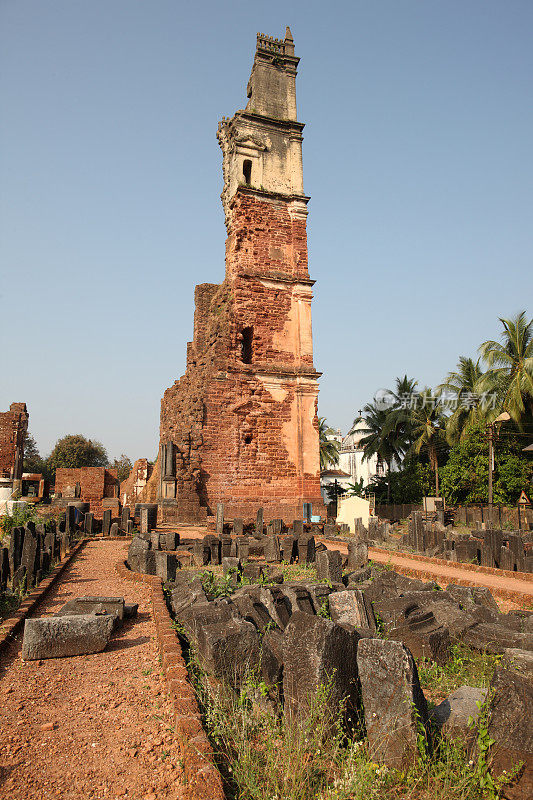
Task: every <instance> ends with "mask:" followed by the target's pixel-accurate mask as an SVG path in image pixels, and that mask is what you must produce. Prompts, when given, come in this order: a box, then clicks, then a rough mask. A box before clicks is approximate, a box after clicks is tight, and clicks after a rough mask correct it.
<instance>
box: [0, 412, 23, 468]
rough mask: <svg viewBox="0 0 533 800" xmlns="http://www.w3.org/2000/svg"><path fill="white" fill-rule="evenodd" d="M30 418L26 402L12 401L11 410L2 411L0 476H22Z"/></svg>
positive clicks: (0, 423)
mask: <svg viewBox="0 0 533 800" xmlns="http://www.w3.org/2000/svg"><path fill="white" fill-rule="evenodd" d="M28 419H29V414H28V409H27V408H26V403H11V405H10V406H9V411H3V412H1V413H0V477H5V478H14V479H15V480H20V479H21V478H22V462H23V458H24V437H25V436H26V433H27V431H28Z"/></svg>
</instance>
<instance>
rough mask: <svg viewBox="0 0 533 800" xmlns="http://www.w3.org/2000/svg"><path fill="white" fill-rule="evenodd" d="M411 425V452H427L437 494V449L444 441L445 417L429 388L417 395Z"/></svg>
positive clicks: (437, 493) (436, 493)
mask: <svg viewBox="0 0 533 800" xmlns="http://www.w3.org/2000/svg"><path fill="white" fill-rule="evenodd" d="M411 422H412V426H413V448H412V449H413V452H414V453H416V454H417V455H419V454H420V453H421V452H422V451H425V452H427V455H428V458H429V463H430V465H431V469H432V470H433V472H434V474H435V496H436V497H438V496H439V450H440V449H441V448H442V445H443V444H444V443H445V436H444V428H445V419H444V415H443V413H442V407H441V404H440V402H439V400H438V398H436V397H434V395H433V393H432V391H431V389H427V388H426V389H424V391H423V392H420V394H419V395H418V402H417V404H416V406H415V408H413V410H412V411H411Z"/></svg>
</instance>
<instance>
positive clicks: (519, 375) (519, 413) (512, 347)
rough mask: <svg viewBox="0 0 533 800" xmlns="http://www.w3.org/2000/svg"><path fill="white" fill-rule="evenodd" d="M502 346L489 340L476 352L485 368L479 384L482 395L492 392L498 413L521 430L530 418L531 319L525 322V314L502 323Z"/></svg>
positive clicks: (532, 401)
mask: <svg viewBox="0 0 533 800" xmlns="http://www.w3.org/2000/svg"><path fill="white" fill-rule="evenodd" d="M500 322H501V323H502V325H503V331H502V332H501V335H500V338H501V342H494V341H492V340H489V341H487V342H483V344H482V345H481V347H480V348H479V352H480V354H481V357H482V358H483V360H484V361H485V362H486V364H487V366H488V370H487V372H486V373H485V374H484V375H483V376H482V378H481V379H480V381H479V388H480V390H481V391H483V392H493V393H494V394H495V395H496V397H497V400H498V403H499V409H498V410H502V409H503V410H504V411H507V412H508V414H509V415H510V416H511V419H513V420H514V422H516V423H517V425H519V426H522V424H523V422H524V420H525V418H526V417H529V418H531V417H533V319H532V320H530V321H529V322H527V320H526V312H525V311H521V312H520V313H519V314H517V315H516V317H514V318H513V319H503V318H502V317H500Z"/></svg>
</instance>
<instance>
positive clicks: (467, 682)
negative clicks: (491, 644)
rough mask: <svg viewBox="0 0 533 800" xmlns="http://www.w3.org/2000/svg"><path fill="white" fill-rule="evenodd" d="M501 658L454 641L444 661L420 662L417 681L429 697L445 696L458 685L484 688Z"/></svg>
mask: <svg viewBox="0 0 533 800" xmlns="http://www.w3.org/2000/svg"><path fill="white" fill-rule="evenodd" d="M500 660H501V656H497V655H492V654H490V653H480V652H477V651H476V650H472V649H471V648H470V647H467V646H466V645H464V644H453V645H452V646H451V647H450V654H449V658H448V660H447V661H446V663H445V664H443V665H440V664H437V663H435V662H434V661H429V660H420V661H419V663H418V675H419V678H420V684H421V686H422V688H423V690H424V692H426V693H427V694H429V696H430V697H431V698H432V699H436V698H444V697H445V696H446V695H448V694H450V692H453V691H454V690H455V689H458V688H459V687H460V686H476V687H478V688H481V689H484V688H486V687H487V686H488V685H489V684H490V681H491V679H492V676H493V674H494V670H495V669H496V667H497V665H498V664H499V662H500Z"/></svg>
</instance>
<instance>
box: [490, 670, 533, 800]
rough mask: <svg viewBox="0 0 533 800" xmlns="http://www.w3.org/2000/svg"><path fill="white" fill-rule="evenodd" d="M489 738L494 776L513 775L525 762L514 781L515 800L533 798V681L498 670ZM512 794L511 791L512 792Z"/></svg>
mask: <svg viewBox="0 0 533 800" xmlns="http://www.w3.org/2000/svg"><path fill="white" fill-rule="evenodd" d="M489 694H490V696H491V700H490V704H489V724H488V733H489V736H490V737H491V738H492V739H494V741H495V743H494V745H493V747H492V748H491V756H492V764H491V772H492V774H493V775H497V776H499V775H501V774H503V772H504V771H506V772H507V773H509V772H510V771H511V770H513V769H514V768H515V767H516V766H517V765H518V764H520V763H521V762H522V765H523V766H522V768H521V770H520V772H519V777H518V779H517V780H515V781H513V786H512V794H511V795H509V794H508V792H507V790H506V795H507V796H512V797H513V800H518V799H519V798H520V800H529V798H531V797H533V725H532V724H531V721H532V720H533V682H531V681H530V680H528V679H527V678H526V677H524V676H522V675H519V674H518V673H516V672H514V671H511V670H507V669H501V668H497V669H496V671H495V673H494V676H493V678H492V682H491V685H490V688H489ZM509 791H511V790H509Z"/></svg>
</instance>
